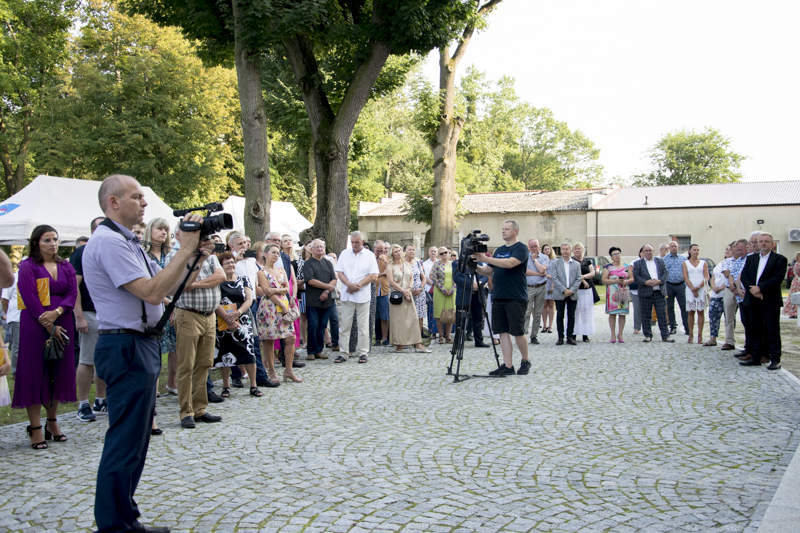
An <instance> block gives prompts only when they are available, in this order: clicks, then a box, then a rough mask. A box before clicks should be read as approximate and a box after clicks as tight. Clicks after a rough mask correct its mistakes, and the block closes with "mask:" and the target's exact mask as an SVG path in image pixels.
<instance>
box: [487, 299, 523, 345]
mask: <svg viewBox="0 0 800 533" xmlns="http://www.w3.org/2000/svg"><path fill="white" fill-rule="evenodd" d="M527 308H528V300H492V333H508V334H510V335H511V336H512V337H520V336H523V335H525V310H526V309H527Z"/></svg>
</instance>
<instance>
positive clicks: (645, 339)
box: [642, 337, 653, 342]
mask: <svg viewBox="0 0 800 533" xmlns="http://www.w3.org/2000/svg"><path fill="white" fill-rule="evenodd" d="M652 340H653V337H645V338H644V339H642V342H650V341H652Z"/></svg>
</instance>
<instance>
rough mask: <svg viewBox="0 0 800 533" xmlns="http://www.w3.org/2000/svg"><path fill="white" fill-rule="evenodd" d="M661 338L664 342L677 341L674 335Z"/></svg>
mask: <svg viewBox="0 0 800 533" xmlns="http://www.w3.org/2000/svg"><path fill="white" fill-rule="evenodd" d="M661 340H662V341H664V342H675V339H673V338H672V337H664V338H662V339H661Z"/></svg>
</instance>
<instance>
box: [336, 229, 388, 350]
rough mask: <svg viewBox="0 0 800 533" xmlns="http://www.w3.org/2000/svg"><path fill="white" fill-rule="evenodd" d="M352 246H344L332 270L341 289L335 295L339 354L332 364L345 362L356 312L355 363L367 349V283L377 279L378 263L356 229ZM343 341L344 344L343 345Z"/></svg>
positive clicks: (369, 295) (351, 241) (368, 295)
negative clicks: (356, 356)
mask: <svg viewBox="0 0 800 533" xmlns="http://www.w3.org/2000/svg"><path fill="white" fill-rule="evenodd" d="M350 244H351V245H352V248H345V249H344V250H342V253H341V254H339V261H338V262H337V263H336V273H337V276H338V277H339V280H340V281H341V282H342V283H343V284H344V287H345V289H344V290H343V291H342V292H341V294H340V295H339V301H340V306H341V308H340V310H341V316H340V317H339V325H340V331H339V352H340V353H339V356H338V357H337V358H336V360H335V361H334V363H344V362H345V361H347V358H348V356H349V355H350V354H349V353H348V351H349V349H350V347H349V346H348V345H347V344H349V342H350V330H351V329H352V328H353V317H354V315H356V313H357V314H358V326H357V327H358V343H357V345H356V352H357V353H358V355H359V358H358V362H359V363H366V362H367V353H368V352H369V303H370V298H371V292H372V291H371V290H370V285H369V284H370V283H372V282H373V281H375V280H376V279H378V273H379V271H378V262H377V260H376V259H375V256H374V255H373V254H372V252H370V251H369V250H366V249H365V248H364V235H363V234H362V233H361V232H360V231H354V232H353V233H351V234H350ZM343 343H347V344H343Z"/></svg>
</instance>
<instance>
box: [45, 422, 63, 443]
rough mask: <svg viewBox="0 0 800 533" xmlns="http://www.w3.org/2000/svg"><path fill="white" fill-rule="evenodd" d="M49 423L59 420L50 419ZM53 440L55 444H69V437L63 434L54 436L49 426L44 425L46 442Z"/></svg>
mask: <svg viewBox="0 0 800 533" xmlns="http://www.w3.org/2000/svg"><path fill="white" fill-rule="evenodd" d="M47 421H48V422H58V418H48V419H47ZM50 439H53V442H67V436H66V435H64V434H63V433H62V434H61V435H53V434H52V433H50V430H49V429H47V424H45V425H44V440H50Z"/></svg>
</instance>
